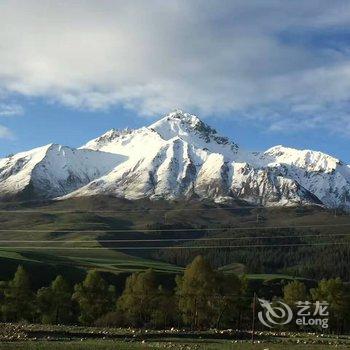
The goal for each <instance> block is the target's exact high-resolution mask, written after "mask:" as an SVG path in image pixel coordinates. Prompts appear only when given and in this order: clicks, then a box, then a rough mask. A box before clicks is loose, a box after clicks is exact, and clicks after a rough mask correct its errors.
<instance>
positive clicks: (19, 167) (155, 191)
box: [0, 110, 350, 210]
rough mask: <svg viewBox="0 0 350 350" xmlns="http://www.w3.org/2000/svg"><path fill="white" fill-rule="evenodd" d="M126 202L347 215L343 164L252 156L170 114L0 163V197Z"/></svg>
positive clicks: (348, 173)
mask: <svg viewBox="0 0 350 350" xmlns="http://www.w3.org/2000/svg"><path fill="white" fill-rule="evenodd" d="M93 195H109V196H116V197H122V198H127V199H130V200H133V199H139V198H150V199H154V200H155V199H158V198H162V199H167V200H187V199H194V198H197V199H211V200H213V201H215V202H229V201H231V200H236V199H239V200H242V201H245V202H247V203H251V204H254V205H264V206H299V205H321V206H325V207H327V208H343V209H347V210H349V209H350V166H349V165H347V164H344V163H343V162H342V161H341V160H339V159H337V158H334V157H332V156H330V155H327V154H325V153H322V152H318V151H311V150H297V149H293V148H288V147H284V146H275V147H272V148H270V149H268V150H267V151H265V152H251V151H248V150H244V149H242V148H241V147H239V146H238V145H237V144H236V143H234V142H232V141H230V140H229V139H228V138H226V137H224V136H221V135H219V134H218V133H217V132H216V130H215V129H213V128H212V127H210V126H208V125H207V124H206V123H204V122H203V121H202V120H200V119H199V118H198V117H196V116H194V115H191V114H188V113H184V112H182V111H180V110H176V111H174V112H172V113H169V114H167V115H166V116H165V117H163V118H162V119H160V120H159V121H157V122H155V123H153V124H151V125H149V126H148V127H142V128H140V129H136V130H129V129H126V130H122V131H119V130H115V129H112V130H109V131H107V132H106V133H105V134H103V135H102V136H100V137H98V138H96V139H93V140H91V141H89V142H88V143H87V144H85V145H83V146H81V147H80V148H77V149H75V148H70V147H67V146H62V145H58V144H50V145H46V146H43V147H39V148H35V149H33V150H30V151H26V152H21V153H18V154H15V155H11V156H9V157H6V158H2V159H0V198H1V199H3V200H8V199H14V198H15V199H17V198H21V199H65V198H72V197H82V196H93Z"/></svg>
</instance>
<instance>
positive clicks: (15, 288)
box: [1, 266, 35, 321]
mask: <svg viewBox="0 0 350 350" xmlns="http://www.w3.org/2000/svg"><path fill="white" fill-rule="evenodd" d="M3 288H4V289H3V303H2V305H1V311H2V315H3V318H4V319H5V320H6V321H21V320H27V321H32V320H33V317H34V311H35V305H34V300H35V298H34V294H33V292H32V290H31V288H30V280H29V276H28V274H27V272H26V271H25V269H24V268H23V267H22V266H18V268H17V271H16V273H15V275H14V277H13V279H12V280H10V281H9V282H8V283H6V284H3Z"/></svg>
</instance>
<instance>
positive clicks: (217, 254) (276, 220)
mask: <svg viewBox="0 0 350 350" xmlns="http://www.w3.org/2000/svg"><path fill="white" fill-rule="evenodd" d="M334 224H335V225H337V226H334V227H331V226H329V225H334ZM347 224H350V216H349V215H345V214H340V213H337V215H335V213H334V212H329V211H325V210H323V209H321V208H308V209H300V208H297V209H296V208H280V209H256V208H251V207H246V208H245V207H244V204H243V203H239V202H237V203H232V204H230V205H229V206H218V205H214V204H212V203H205V202H198V201H193V202H190V203H188V202H171V203H169V202H164V201H152V202H150V201H148V200H139V201H132V202H131V201H127V200H122V199H116V198H110V197H94V198H80V199H71V200H66V201H54V202H46V203H35V202H33V203H31V202H30V203H24V202H23V203H20V202H17V203H1V204H0V241H1V242H0V264H1V269H0V273H1V275H2V276H3V278H8V277H9V276H10V275H11V274H12V273H13V271H14V270H15V268H16V267H17V265H18V264H22V265H24V266H25V267H27V268H29V269H32V270H33V271H34V272H35V271H38V272H39V271H40V272H41V273H40V276H39V275H38V277H37V281H34V284H36V285H40V284H45V283H47V282H48V281H49V280H50V279H52V278H53V277H54V275H55V274H58V273H63V274H64V275H65V276H66V277H67V278H68V279H70V280H72V281H76V280H79V279H81V278H82V276H83V275H84V274H85V271H86V270H87V269H90V268H96V269H99V270H100V271H102V272H104V273H106V274H108V275H109V278H110V279H111V280H113V279H114V278H116V279H118V278H120V276H125V275H126V274H129V273H131V272H135V271H140V270H145V269H147V268H153V269H154V270H155V271H156V272H157V273H159V274H160V275H163V276H167V278H168V279H170V278H173V276H174V274H176V273H179V272H181V271H182V269H183V267H184V266H185V265H186V263H188V262H189V261H190V260H191V259H192V258H193V257H194V256H195V255H197V254H204V255H206V256H207V257H208V259H209V260H210V261H211V262H212V264H213V265H214V266H216V267H219V268H220V269H222V270H223V271H224V272H225V273H232V272H234V273H238V274H247V275H248V277H249V278H251V279H253V280H263V281H265V280H269V281H271V280H274V279H288V278H295V277H309V276H303V275H299V274H297V273H296V271H298V268H299V267H298V265H299V264H302V266H304V265H305V261H300V262H299V261H296V262H294V261H292V265H291V266H283V268H281V266H279V265H277V264H276V267H275V266H273V264H272V265H271V264H270V265H271V266H270V265H269V266H268V267H267V268H265V271H259V268H258V267H252V266H251V262H250V261H251V260H252V259H255V256H256V254H257V252H262V251H263V248H256V249H252V248H244V249H239V248H238V249H237V248H231V249H230V248H228V249H220V248H218V249H201V248H198V249H162V246H193V245H196V244H197V245H200V246H203V245H204V246H205V245H208V244H211V245H223V244H225V245H227V244H231V245H246V244H266V243H268V244H269V243H271V244H276V243H277V244H278V243H281V242H282V243H294V242H297V243H300V244H302V243H308V244H309V243H313V242H315V241H317V242H327V241H329V240H331V241H332V242H350V241H349V236H346V235H347V234H348V233H349V228H350V226H346V225H347ZM308 225H317V227H306V226H308ZM322 225H326V226H322ZM290 226H293V227H298V228H296V229H291V228H287V227H290ZM276 227H283V228H279V229H278V228H276ZM229 228H234V229H229ZM247 228H249V229H248V230H247ZM157 229H161V230H163V231H161V232H158V231H156V230H157ZM188 229H190V230H188ZM207 229H209V230H207ZM191 230H192V231H191ZM315 234H319V235H321V236H320V237H314V236H312V235H315ZM274 235H277V236H280V235H287V236H288V237H289V236H291V235H295V236H296V237H295V238H290V237H289V238H285V239H283V240H281V239H251V238H250V237H256V236H274ZM303 235H305V237H303ZM310 235H311V236H310ZM322 235H330V236H328V237H327V236H326V237H325V236H322ZM341 235H342V236H341ZM203 237H204V238H215V239H216V241H210V242H208V241H201V240H199V241H198V239H199V238H203ZM227 237H232V238H235V240H233V241H227V240H226V241H225V240H223V241H220V240H219V239H220V238H227ZM239 237H242V238H240V239H237V238H239ZM174 238H177V239H178V241H166V242H154V241H152V240H156V239H174ZM132 239H138V240H143V241H142V242H136V243H135V242H114V243H112V242H105V241H106V240H132ZM181 239H191V240H192V239H193V241H181ZM23 241H27V242H23ZM28 241H31V242H28ZM140 246H145V247H154V246H155V247H158V249H149V250H140V249H137V248H138V247H140ZM133 247H134V248H135V249H128V250H121V249H120V248H133ZM348 247H349V246H347V249H348ZM86 248H88V249H86ZM332 248H333V247H329V248H328V251H329V252H331V251H332ZM293 249H294V248H288V249H287V248H286V249H284V248H281V249H280V251H281V252H280V253H281V254H280V256H279V259H281V257H283V256H284V255H286V256H287V253H288V254H293ZM303 249H304V248H303ZM306 249H307V248H305V249H304V250H303V251H301V254H302V255H303V256H304V255H305V259H307V257H308V252H307V250H306ZM310 249H311V248H310ZM312 249H313V251H314V252H316V253H317V251H318V249H319V251H321V249H323V250H322V252H324V248H323V247H315V248H312ZM275 251H277V249H274V250H273V252H275ZM347 252H348V250H346V251H345V253H344V254H345V256H347V255H346V254H347ZM263 254H265V253H264V252H263ZM266 254H267V255H269V252H267V253H266ZM326 255H327V254H326ZM249 262H250V263H249ZM303 264H304V265H303ZM257 265H259V261H258V262H257ZM280 265H281V264H280ZM40 280H41V281H42V282H40Z"/></svg>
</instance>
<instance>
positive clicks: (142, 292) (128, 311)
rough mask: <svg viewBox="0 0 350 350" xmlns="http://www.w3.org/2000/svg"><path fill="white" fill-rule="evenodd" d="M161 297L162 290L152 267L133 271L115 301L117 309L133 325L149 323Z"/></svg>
mask: <svg viewBox="0 0 350 350" xmlns="http://www.w3.org/2000/svg"><path fill="white" fill-rule="evenodd" d="M161 297H164V295H163V291H162V290H161V289H160V288H159V286H158V284H157V279H156V275H155V273H154V271H153V270H152V269H149V270H147V271H145V272H137V273H133V274H132V275H131V276H129V277H128V278H127V280H126V282H125V289H124V291H123V294H122V295H121V296H120V298H119V300H118V303H117V306H118V310H120V311H121V312H122V313H123V314H124V317H125V319H126V321H127V322H129V323H130V324H132V325H134V326H142V325H146V324H147V325H150V323H151V320H152V316H153V314H154V311H155V310H156V309H157V308H158V306H159V305H158V301H159V300H160V298H161ZM158 310H159V309H158Z"/></svg>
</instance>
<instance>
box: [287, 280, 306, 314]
mask: <svg viewBox="0 0 350 350" xmlns="http://www.w3.org/2000/svg"><path fill="white" fill-rule="evenodd" d="M308 299H309V297H308V293H307V289H306V286H305V284H304V283H302V282H299V281H292V282H290V283H288V284H287V285H285V286H284V288H283V300H284V301H285V302H286V303H287V304H288V305H289V306H290V307H291V308H293V309H295V308H296V302H298V301H306V300H308Z"/></svg>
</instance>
